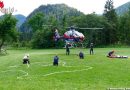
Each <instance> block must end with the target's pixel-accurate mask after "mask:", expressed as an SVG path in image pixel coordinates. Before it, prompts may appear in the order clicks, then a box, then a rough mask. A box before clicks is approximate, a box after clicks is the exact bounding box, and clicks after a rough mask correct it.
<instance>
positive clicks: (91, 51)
mask: <svg viewBox="0 0 130 90" xmlns="http://www.w3.org/2000/svg"><path fill="white" fill-rule="evenodd" d="M91 54H93V43H91V44H90V55H91Z"/></svg>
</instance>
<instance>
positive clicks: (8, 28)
mask: <svg viewBox="0 0 130 90" xmlns="http://www.w3.org/2000/svg"><path fill="white" fill-rule="evenodd" d="M16 22H17V20H16V18H14V17H13V16H12V15H11V14H5V15H4V16H3V17H2V19H1V20H0V50H1V48H2V46H3V45H4V43H5V42H6V41H8V40H11V39H12V40H16V39H17V35H18V33H17V31H16Z"/></svg>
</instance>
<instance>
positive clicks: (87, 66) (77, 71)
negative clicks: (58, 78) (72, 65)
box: [43, 66, 93, 77]
mask: <svg viewBox="0 0 130 90" xmlns="http://www.w3.org/2000/svg"><path fill="white" fill-rule="evenodd" d="M85 67H88V68H86V69H81V70H71V71H60V72H53V73H48V74H44V75H43V76H44V77H46V76H50V75H54V74H61V73H73V72H81V71H87V70H89V69H92V68H93V67H90V66H85Z"/></svg>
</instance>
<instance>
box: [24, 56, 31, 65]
mask: <svg viewBox="0 0 130 90" xmlns="http://www.w3.org/2000/svg"><path fill="white" fill-rule="evenodd" d="M23 64H30V61H29V54H26V55H25V56H24V57H23Z"/></svg>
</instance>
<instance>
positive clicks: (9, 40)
mask: <svg viewBox="0 0 130 90" xmlns="http://www.w3.org/2000/svg"><path fill="white" fill-rule="evenodd" d="M113 3H114V2H113V1H112V0H107V1H106V3H105V5H104V12H103V14H102V15H98V14H96V13H95V12H93V13H91V14H87V15H85V14H83V13H82V12H80V11H77V10H76V9H74V8H70V7H67V6H66V5H64V4H60V5H59V4H57V5H47V6H40V7H39V8H38V9H36V10H34V12H32V13H31V14H30V15H29V16H28V17H27V19H26V21H25V22H24V23H23V24H22V25H21V26H20V27H19V28H17V27H16V24H17V19H16V18H15V17H13V16H12V15H11V14H5V15H4V16H2V17H1V19H0V49H1V48H2V47H3V46H7V45H10V46H13V47H29V48H37V49H42V48H55V44H56V43H55V42H54V40H53V35H54V30H55V29H58V30H59V33H60V35H63V34H64V33H65V32H66V31H67V27H70V26H75V27H77V30H78V31H80V32H82V33H83V34H84V36H85V40H84V41H83V44H84V46H85V47H88V45H89V44H90V43H91V42H93V43H94V46H95V47H106V46H112V45H116V46H129V45H130V9H129V10H128V11H127V12H126V13H124V14H122V15H118V14H117V13H116V11H115V9H114V6H113ZM59 7H60V8H59ZM80 28H102V29H80ZM64 44H65V43H64V41H63V40H60V41H59V42H57V45H58V48H62V47H63V46H64Z"/></svg>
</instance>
